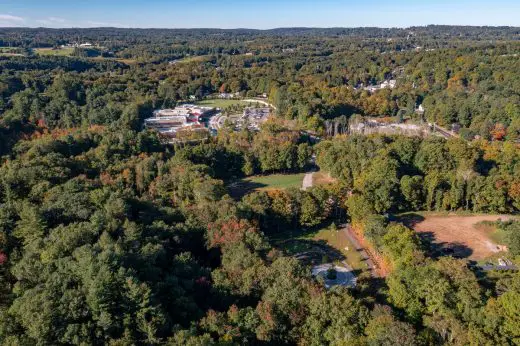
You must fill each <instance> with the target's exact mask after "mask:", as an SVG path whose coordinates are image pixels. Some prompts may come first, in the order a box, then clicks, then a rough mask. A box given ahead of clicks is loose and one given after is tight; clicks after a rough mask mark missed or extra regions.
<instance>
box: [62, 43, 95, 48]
mask: <svg viewBox="0 0 520 346" xmlns="http://www.w3.org/2000/svg"><path fill="white" fill-rule="evenodd" d="M94 47H95V46H94V45H93V44H92V43H89V42H85V43H69V44H66V45H65V44H64V45H61V48H85V49H87V48H94Z"/></svg>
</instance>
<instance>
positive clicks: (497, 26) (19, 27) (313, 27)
mask: <svg viewBox="0 0 520 346" xmlns="http://www.w3.org/2000/svg"><path fill="white" fill-rule="evenodd" d="M432 26H434V27H435V26H436V27H442V26H445V27H468V28H519V29H520V25H518V26H515V25H464V24H425V25H410V26H393V27H390V26H280V27H272V28H252V27H251V28H247V27H243V28H241V27H236V28H219V27H125V26H90V27H89V26H85V27H82V26H77V27H76V26H70V27H48V26H0V29H49V30H69V29H129V30H131V29H134V30H226V31H232V30H253V31H273V30H281V29H411V28H427V27H432Z"/></svg>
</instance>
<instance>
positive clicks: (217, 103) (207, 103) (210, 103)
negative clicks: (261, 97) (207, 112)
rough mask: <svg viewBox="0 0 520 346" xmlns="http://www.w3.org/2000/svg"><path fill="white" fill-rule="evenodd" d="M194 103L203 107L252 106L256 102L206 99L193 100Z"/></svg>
mask: <svg viewBox="0 0 520 346" xmlns="http://www.w3.org/2000/svg"><path fill="white" fill-rule="evenodd" d="M195 104H196V105H199V106H204V107H215V108H226V107H230V106H234V105H240V106H248V105H251V106H254V105H256V104H258V103H252V102H246V101H243V100H225V99H208V100H202V101H197V102H195Z"/></svg>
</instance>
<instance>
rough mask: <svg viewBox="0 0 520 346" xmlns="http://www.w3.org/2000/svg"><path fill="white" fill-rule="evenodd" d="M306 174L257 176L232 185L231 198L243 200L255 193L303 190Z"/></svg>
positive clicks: (230, 186)
mask: <svg viewBox="0 0 520 346" xmlns="http://www.w3.org/2000/svg"><path fill="white" fill-rule="evenodd" d="M304 176H305V173H297V174H272V175H257V176H253V177H248V178H244V179H241V180H238V181H235V182H234V183H231V184H230V185H229V186H228V188H229V192H230V194H231V196H233V197H235V198H241V197H243V196H245V195H247V194H248V193H251V192H253V191H270V190H282V189H288V188H291V187H294V188H297V189H299V188H301V187H302V183H303V177H304Z"/></svg>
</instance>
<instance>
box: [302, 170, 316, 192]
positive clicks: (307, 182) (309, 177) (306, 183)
mask: <svg viewBox="0 0 520 346" xmlns="http://www.w3.org/2000/svg"><path fill="white" fill-rule="evenodd" d="M313 177H314V172H310V173H307V174H305V176H304V177H303V183H302V190H307V189H310V188H311V187H312V182H313Z"/></svg>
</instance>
